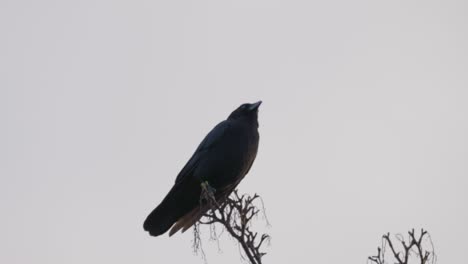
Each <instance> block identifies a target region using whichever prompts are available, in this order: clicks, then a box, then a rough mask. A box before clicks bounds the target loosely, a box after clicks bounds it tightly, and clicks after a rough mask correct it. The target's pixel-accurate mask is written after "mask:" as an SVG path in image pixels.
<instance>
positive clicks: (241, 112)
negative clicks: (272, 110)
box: [228, 101, 262, 121]
mask: <svg viewBox="0 0 468 264" xmlns="http://www.w3.org/2000/svg"><path fill="white" fill-rule="evenodd" d="M261 104H262V101H258V102H256V103H253V104H243V105H241V106H239V107H238V108H237V109H236V110H234V111H233V112H232V113H231V114H230V115H229V117H228V119H231V120H236V119H243V118H247V119H251V120H255V121H257V114H258V107H260V105H261Z"/></svg>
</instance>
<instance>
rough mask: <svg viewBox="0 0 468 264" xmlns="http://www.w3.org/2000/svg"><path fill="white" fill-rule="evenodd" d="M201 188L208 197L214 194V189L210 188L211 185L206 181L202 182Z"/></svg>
mask: <svg viewBox="0 0 468 264" xmlns="http://www.w3.org/2000/svg"><path fill="white" fill-rule="evenodd" d="M201 187H202V189H203V190H204V191H205V192H206V193H208V194H210V195H213V194H214V193H215V192H216V189H215V188H213V187H211V185H210V184H209V183H208V181H204V182H202V183H201Z"/></svg>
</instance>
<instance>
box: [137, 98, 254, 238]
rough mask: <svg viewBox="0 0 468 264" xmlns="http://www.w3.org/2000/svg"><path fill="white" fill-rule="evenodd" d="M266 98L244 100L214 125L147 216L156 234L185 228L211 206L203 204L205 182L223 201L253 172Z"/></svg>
mask: <svg viewBox="0 0 468 264" xmlns="http://www.w3.org/2000/svg"><path fill="white" fill-rule="evenodd" d="M261 103H262V101H259V102H256V103H253V104H243V105H241V106H240V107H239V108H237V109H236V110H234V112H232V113H231V114H230V115H229V117H228V118H227V119H226V120H224V121H222V122H221V123H219V124H218V125H217V126H216V127H214V128H213V129H212V130H211V131H210V133H208V135H207V136H206V137H205V139H203V141H202V142H201V143H200V145H199V146H198V148H197V149H196V150H195V153H194V154H193V155H192V157H191V158H190V160H189V161H188V162H187V164H186V165H185V166H184V168H183V169H182V170H181V171H180V172H179V175H177V178H176V180H175V184H174V186H173V187H172V189H171V190H170V191H169V193H168V194H167V195H166V197H165V198H164V200H163V201H162V202H161V204H159V205H158V207H156V209H154V210H153V211H152V212H151V213H150V214H149V215H148V217H147V218H146V220H145V222H144V224H143V228H144V229H145V230H146V231H148V232H149V233H150V235H152V236H159V235H161V234H164V233H165V232H166V231H167V230H169V228H171V227H172V229H171V231H170V232H169V235H170V236H172V235H173V234H174V233H176V232H177V231H179V230H180V229H182V232H184V231H185V230H187V229H188V228H190V227H191V226H192V225H193V224H195V223H196V222H197V221H198V220H199V219H200V218H201V217H202V215H203V214H204V213H205V212H206V211H207V210H208V209H209V208H208V205H201V204H200V195H201V190H202V189H201V188H202V187H201V184H202V183H204V182H207V183H208V184H209V186H210V187H211V188H213V189H214V190H215V191H214V195H215V197H216V199H217V201H218V202H222V201H223V200H224V199H226V197H227V196H229V194H230V193H231V192H232V191H233V190H234V189H235V188H236V186H237V185H238V184H239V182H240V181H241V180H242V179H243V178H244V176H245V175H246V174H247V173H248V172H249V170H250V167H251V166H252V163H253V162H254V160H255V157H256V155H257V149H258V141H259V135H258V130H257V129H258V121H257V116H258V107H259V106H260V104H261Z"/></svg>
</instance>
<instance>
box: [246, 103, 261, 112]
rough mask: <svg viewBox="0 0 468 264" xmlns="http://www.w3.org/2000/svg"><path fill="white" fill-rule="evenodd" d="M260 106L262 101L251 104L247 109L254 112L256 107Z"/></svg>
mask: <svg viewBox="0 0 468 264" xmlns="http://www.w3.org/2000/svg"><path fill="white" fill-rule="evenodd" d="M261 104H262V101H258V102H256V103H254V104H251V105H250V107H249V110H250V111H254V110H257V109H258V107H260V105H261Z"/></svg>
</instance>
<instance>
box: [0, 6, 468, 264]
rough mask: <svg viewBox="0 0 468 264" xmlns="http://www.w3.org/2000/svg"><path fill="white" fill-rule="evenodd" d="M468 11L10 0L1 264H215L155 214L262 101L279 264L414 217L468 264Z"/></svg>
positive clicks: (334, 257) (4, 38)
mask: <svg viewBox="0 0 468 264" xmlns="http://www.w3.org/2000/svg"><path fill="white" fill-rule="evenodd" d="M467 3H468V2H466V1H447V0H444V1H431V0H429V1H428V0H426V1H411V0H405V1H339V0H337V1H320V2H318V1H294V0H288V1H280V0H268V1H266V0H265V1H256V0H253V1H251V0H249V1H247V0H236V1H225V0H223V1H205V0H201V1H148V0H146V1H140V0H137V1H110V0H107V1H101V0H97V1H96V0H93V1H90V0H82V1H28V0H25V1H9V0H2V1H0V33H1V35H0V38H1V41H0V58H1V59H0V109H1V111H0V126H1V129H0V212H1V214H0V215H1V217H0V234H1V235H0V252H1V253H0V262H1V263H10V264H15V263H21V264H24V263H41V264H42V263H44V264H45V263H47V264H58V263H60V264H62V263H80V264H81V263H113V264H119V263H203V261H202V260H201V258H200V257H199V256H194V255H193V253H192V249H191V239H192V234H191V232H187V233H185V234H183V235H176V236H175V237H172V238H168V237H167V236H162V237H158V238H153V237H150V236H148V234H147V233H145V232H144V231H143V229H142V222H143V220H144V219H145V217H146V215H147V214H148V213H149V212H150V211H151V210H152V209H153V208H154V207H155V206H156V205H157V204H158V203H159V202H160V201H161V199H162V198H163V197H164V196H165V194H166V193H167V191H168V190H169V188H170V187H171V186H172V184H173V182H174V179H175V177H176V175H177V173H178V172H179V170H180V169H181V168H182V166H183V165H184V164H185V162H186V161H187V160H188V158H189V157H190V155H191V154H192V152H193V151H194V149H195V148H196V146H197V145H198V143H199V142H200V141H201V140H202V138H203V137H204V136H205V135H206V133H207V132H208V131H209V130H210V129H211V128H212V127H213V126H214V125H216V124H217V123H218V122H219V121H221V120H223V119H225V118H226V117H227V115H228V114H229V113H230V112H231V111H232V110H233V109H234V108H236V107H237V106H238V105H240V104H242V103H244V102H253V101H257V100H260V99H261V100H263V102H264V103H263V105H262V106H261V109H260V114H259V121H260V134H261V141H260V148H259V153H258V157H257V160H256V162H255V164H254V166H253V169H252V170H251V172H250V174H249V175H248V176H247V177H246V178H245V180H244V181H243V182H242V184H241V185H240V190H241V192H249V193H253V192H258V193H259V194H261V195H262V196H263V199H264V202H265V205H266V207H267V211H268V216H269V220H270V221H271V224H272V227H271V228H270V229H267V231H268V232H269V233H270V234H271V235H272V237H273V240H272V245H271V247H270V248H268V249H267V251H268V255H267V256H266V257H265V259H264V262H265V263H327V264H328V263H329V264H338V263H354V264H356V263H365V262H366V257H367V256H368V255H371V254H374V253H375V250H376V247H377V246H378V245H380V236H381V235H382V234H383V233H385V232H387V231H389V232H405V231H406V230H408V229H410V228H412V227H415V228H420V227H424V228H426V229H428V230H429V231H430V233H431V234H432V238H433V240H434V243H435V246H436V250H437V253H438V256H439V263H461V262H462V261H465V260H466V252H468V243H467V237H468V226H467V223H468V205H467V202H468V194H467V189H468V180H467V176H468V162H467V161H468V137H467V135H468V122H467V114H468V104H467V102H468V74H467V72H468V48H467V47H468V19H467V14H468V4H467ZM204 246H205V251H206V254H207V257H208V261H209V263H239V262H240V261H239V257H238V249H237V247H236V245H235V244H234V242H233V241H232V240H230V239H228V238H227V237H224V239H223V240H222V241H221V247H222V250H223V252H222V253H219V252H218V250H217V246H216V244H215V243H209V242H205V244H204Z"/></svg>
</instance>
